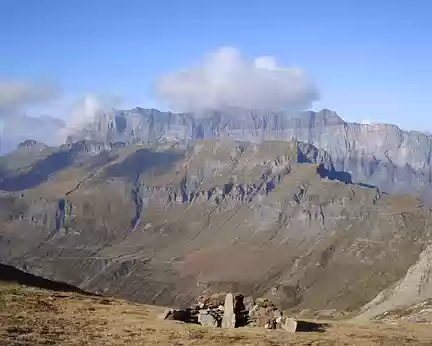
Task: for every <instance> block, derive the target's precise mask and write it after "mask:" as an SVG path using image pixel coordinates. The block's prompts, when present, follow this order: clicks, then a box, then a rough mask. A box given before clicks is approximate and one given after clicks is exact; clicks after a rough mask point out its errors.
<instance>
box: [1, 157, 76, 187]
mask: <svg viewBox="0 0 432 346" xmlns="http://www.w3.org/2000/svg"><path fill="white" fill-rule="evenodd" d="M73 158H74V154H73V152H72V151H59V152H56V153H54V154H51V155H49V156H48V157H47V158H44V159H42V160H40V161H37V162H36V163H35V164H34V165H33V166H32V167H31V168H30V169H29V170H28V171H27V172H24V173H18V174H17V175H12V176H6V177H5V178H4V179H3V181H2V182H0V189H1V190H4V191H8V192H13V191H20V190H26V189H30V188H33V187H36V186H37V185H39V184H41V183H43V182H45V181H47V180H48V178H49V176H50V175H52V174H54V173H56V172H58V171H60V170H62V169H64V168H66V167H68V166H70V165H71V164H72V163H73Z"/></svg>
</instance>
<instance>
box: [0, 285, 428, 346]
mask: <svg viewBox="0 0 432 346" xmlns="http://www.w3.org/2000/svg"><path fill="white" fill-rule="evenodd" d="M107 301H109V302H110V303H109V304H106V302H107ZM0 302H2V304H4V305H3V306H2V308H1V309H0V344H1V345H59V344H61V345H125V344H130V345H170V346H173V345H176V346H186V345H196V346H199V345H202V346H204V345H243V346H246V345H251V346H252V345H256V346H277V345H396V344H405V345H406V344H412V345H422V344H423V345H429V344H430V343H431V342H432V331H431V330H430V327H429V326H428V325H413V324H404V325H402V326H393V325H385V324H366V325H358V326H356V325H353V324H350V323H348V322H337V323H332V325H331V326H330V328H329V329H327V330H326V332H324V333H314V332H312V333H295V334H290V333H286V332H283V331H267V330H264V329H261V328H241V329H232V330H224V329H215V328H206V327H202V326H199V325H190V324H184V323H180V322H176V321H161V320H159V319H157V315H158V314H159V313H160V312H161V311H162V310H163V308H161V307H155V306H148V305H140V304H135V303H129V302H127V301H124V300H117V299H111V298H104V297H96V296H84V295H80V294H78V293H61V294H58V293H56V292H54V291H46V290H40V289H36V288H25V287H21V286H18V285H14V284H0Z"/></svg>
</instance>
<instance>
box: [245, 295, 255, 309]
mask: <svg viewBox="0 0 432 346" xmlns="http://www.w3.org/2000/svg"><path fill="white" fill-rule="evenodd" d="M243 304H244V307H245V310H247V311H251V310H252V308H253V307H254V305H255V301H254V299H253V298H252V297H245V298H244V299H243Z"/></svg>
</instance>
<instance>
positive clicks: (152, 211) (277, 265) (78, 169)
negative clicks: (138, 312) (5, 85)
mask: <svg viewBox="0 0 432 346" xmlns="http://www.w3.org/2000/svg"><path fill="white" fill-rule="evenodd" d="M127 124H128V123H127ZM127 124H126V125H125V126H126V127H125V128H124V131H127V129H128V127H127V126H128V125H127ZM152 126H153V128H156V127H157V126H156V124H153V125H152ZM222 130H223V129H222V127H220V128H219V131H220V132H222ZM116 131H117V132H118V129H117V130H116ZM119 133H120V132H119ZM117 139H118V138H113V140H112V141H108V142H106V141H96V140H92V141H91V140H84V141H80V142H76V143H69V144H67V145H64V146H62V147H60V148H48V147H39V146H36V147H35V146H25V147H23V148H20V149H19V150H18V151H16V152H14V153H12V154H10V155H8V156H5V157H3V158H2V159H1V160H2V167H3V168H2V181H1V189H2V195H1V197H0V222H1V227H0V260H1V261H3V262H6V263H8V264H12V265H15V266H17V267H20V268H26V270H28V271H31V272H32V273H34V274H39V275H42V276H49V277H53V278H55V279H56V280H60V281H64V282H68V283H70V284H74V285H76V286H79V287H81V288H82V289H85V290H87V291H92V292H98V293H101V292H104V293H107V294H113V295H118V296H121V297H126V298H130V299H135V300H140V301H143V302H147V303H156V304H160V305H165V306H167V305H174V304H175V305H187V304H189V303H190V302H191V301H193V300H194V299H195V297H196V296H198V295H199V294H202V293H211V292H227V291H231V292H243V293H244V294H246V295H252V296H262V295H267V296H269V298H270V299H271V300H272V301H274V302H275V303H277V304H280V305H281V306H283V307H286V308H296V309H303V308H313V309H330V308H335V309H338V310H355V309H357V308H360V307H361V306H362V305H363V304H365V303H366V302H368V301H369V300H371V299H372V298H374V297H375V296H376V295H377V294H378V293H379V292H380V291H382V290H383V289H385V288H387V287H388V286H389V285H391V284H394V283H396V282H397V281H398V280H400V279H401V278H402V277H404V276H405V273H406V271H407V269H408V268H409V267H410V266H412V265H414V264H415V263H416V262H417V260H418V258H419V254H420V253H421V252H422V250H424V248H425V245H426V244H427V242H428V241H430V239H431V228H430V225H432V222H431V221H432V220H431V215H430V211H429V210H428V209H426V208H425V207H423V205H422V202H421V201H420V200H418V199H417V198H415V197H409V196H392V195H388V194H385V193H383V192H381V190H380V189H378V188H376V187H370V186H361V185H359V184H354V183H352V179H351V175H350V174H349V173H347V172H343V171H340V170H338V169H337V167H336V165H335V163H334V160H333V159H332V158H331V156H330V155H329V154H328V153H327V152H325V151H323V150H320V149H317V148H316V147H314V146H312V145H310V144H305V143H301V142H297V141H264V142H262V143H260V144H258V143H251V142H245V141H233V140H229V139H226V138H225V139H212V140H197V141H192V142H186V143H181V142H178V141H177V142H175V143H173V142H166V143H165V142H164V141H158V142H157V143H156V144H154V143H151V144H143V141H140V142H139V141H137V142H139V143H135V144H134V143H123V144H119V142H116V141H114V140H117Z"/></svg>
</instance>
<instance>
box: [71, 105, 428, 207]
mask: <svg viewBox="0 0 432 346" xmlns="http://www.w3.org/2000/svg"><path fill="white" fill-rule="evenodd" d="M83 138H87V139H91V140H96V141H102V142H118V141H121V142H124V143H156V142H180V143H187V142H189V141H191V140H198V139H212V138H230V139H234V140H238V141H248V142H261V141H263V140H267V141H268V140H278V141H280V140H283V141H288V140H291V139H297V140H299V141H300V142H305V143H309V144H312V145H313V146H315V147H316V148H318V149H323V150H324V151H326V152H327V153H328V154H329V155H330V156H331V158H332V161H333V164H334V167H335V169H336V170H337V171H346V172H349V173H350V174H352V178H353V181H355V182H359V183H365V184H369V185H374V186H378V187H380V188H381V189H382V190H384V191H387V192H409V193H416V194H419V195H421V196H422V197H424V198H426V199H427V197H428V196H429V195H430V192H431V182H432V175H431V165H432V162H431V153H432V151H431V146H432V137H431V136H429V135H426V134H424V133H420V132H407V131H403V130H401V129H399V128H398V127H396V126H394V125H387V124H374V125H367V124H356V123H347V122H345V121H343V120H342V119H341V118H340V117H339V116H338V115H337V114H336V113H335V112H333V111H329V110H322V111H319V112H305V113H301V114H289V113H287V112H277V113H271V112H267V113H266V112H258V111H252V110H244V109H225V110H223V111H206V112H200V114H183V113H182V114H175V113H170V112H160V111H158V110H155V109H142V108H135V109H133V110H130V111H112V112H110V113H107V114H104V115H103V116H101V117H100V118H99V119H98V120H97V121H96V122H95V123H94V124H92V125H90V126H89V127H88V128H87V129H85V130H84V131H83V132H82V133H76V134H75V135H73V136H71V137H70V140H71V141H74V140H78V139H83Z"/></svg>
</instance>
